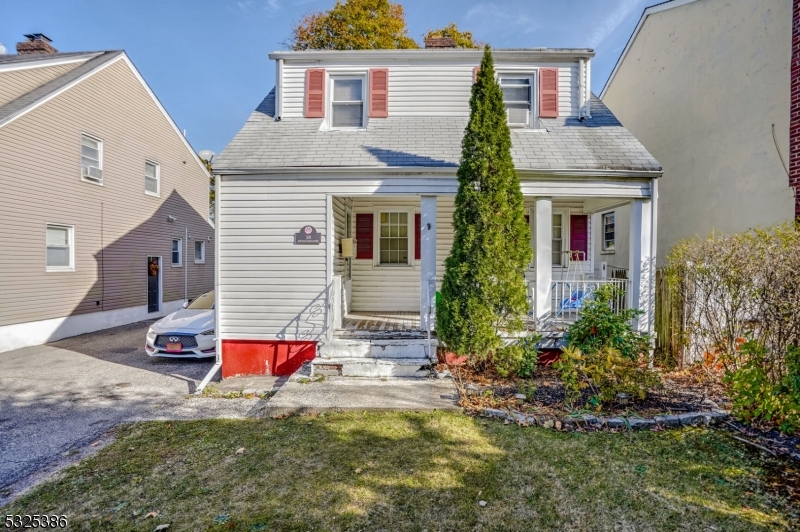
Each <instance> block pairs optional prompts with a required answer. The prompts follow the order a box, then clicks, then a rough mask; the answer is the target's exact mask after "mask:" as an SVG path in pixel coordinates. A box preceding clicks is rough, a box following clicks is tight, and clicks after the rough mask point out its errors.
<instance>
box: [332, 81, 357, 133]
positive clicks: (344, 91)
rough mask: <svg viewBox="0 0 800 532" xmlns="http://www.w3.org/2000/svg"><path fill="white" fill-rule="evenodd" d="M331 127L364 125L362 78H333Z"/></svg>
mask: <svg viewBox="0 0 800 532" xmlns="http://www.w3.org/2000/svg"><path fill="white" fill-rule="evenodd" d="M332 81H333V90H332V91H331V92H332V93H333V97H332V99H331V127H333V128H359V127H364V79H363V78H353V77H347V78H333V80H332Z"/></svg>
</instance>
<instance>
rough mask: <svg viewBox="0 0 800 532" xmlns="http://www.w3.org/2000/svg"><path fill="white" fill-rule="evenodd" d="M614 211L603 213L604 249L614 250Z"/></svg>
mask: <svg viewBox="0 0 800 532" xmlns="http://www.w3.org/2000/svg"><path fill="white" fill-rule="evenodd" d="M614 240H615V232H614V213H613V212H607V213H605V214H604V215H603V251H614Z"/></svg>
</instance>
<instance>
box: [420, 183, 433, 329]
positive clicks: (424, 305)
mask: <svg viewBox="0 0 800 532" xmlns="http://www.w3.org/2000/svg"><path fill="white" fill-rule="evenodd" d="M420 225H421V227H420V230H419V235H420V246H419V247H420V262H419V318H420V322H419V323H420V329H422V330H423V331H428V330H432V328H433V326H434V325H435V323H436V319H435V313H436V304H435V303H436V196H422V199H421V201H420ZM431 283H432V284H433V287H432V290H429V289H428V286H429V285H430V284H431ZM429 310H430V311H431V316H430V318H431V319H430V320H429V316H428V311H429Z"/></svg>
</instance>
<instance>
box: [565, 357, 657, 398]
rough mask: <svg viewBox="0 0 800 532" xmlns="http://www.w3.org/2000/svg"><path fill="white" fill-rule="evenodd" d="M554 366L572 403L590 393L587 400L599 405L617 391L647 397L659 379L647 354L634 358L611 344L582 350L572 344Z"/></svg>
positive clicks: (612, 396) (635, 396)
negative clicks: (595, 348) (623, 353)
mask: <svg viewBox="0 0 800 532" xmlns="http://www.w3.org/2000/svg"><path fill="white" fill-rule="evenodd" d="M553 366H554V367H555V369H556V370H558V371H559V372H560V373H561V381H562V382H563V383H564V388H565V390H566V400H567V404H568V405H569V406H570V407H575V406H578V403H580V401H581V400H582V399H583V398H584V397H587V396H588V397H587V401H586V402H587V403H589V404H591V405H593V406H597V407H599V406H600V405H601V403H611V402H613V401H614V400H615V399H616V396H617V394H618V393H627V394H628V395H630V396H631V397H632V398H639V399H644V398H645V397H646V395H647V391H648V390H649V389H650V388H653V387H655V386H658V384H659V383H660V380H659V378H658V375H657V374H656V373H655V372H653V371H652V370H651V369H650V368H649V367H648V363H647V359H646V357H644V356H641V357H637V358H636V359H631V358H630V357H626V356H623V355H622V354H621V353H620V352H619V351H618V350H616V349H614V348H612V347H604V348H602V349H598V350H596V351H592V352H589V353H583V352H581V350H580V349H578V348H576V347H573V346H570V347H567V348H566V349H564V350H563V352H562V353H561V357H560V358H559V359H558V361H557V362H556V363H555V364H554V365H553ZM587 392H588V393H587Z"/></svg>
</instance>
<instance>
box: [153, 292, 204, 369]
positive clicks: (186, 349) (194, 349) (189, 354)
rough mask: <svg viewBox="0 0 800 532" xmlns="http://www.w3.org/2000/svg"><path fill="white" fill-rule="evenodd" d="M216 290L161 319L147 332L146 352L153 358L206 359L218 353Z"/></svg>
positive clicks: (198, 297)
mask: <svg viewBox="0 0 800 532" xmlns="http://www.w3.org/2000/svg"><path fill="white" fill-rule="evenodd" d="M214 323H215V311H214V291H213V290H212V291H210V292H206V293H205V294H202V295H200V296H197V298H195V299H194V300H193V301H191V302H190V303H188V304H184V305H183V308H182V309H181V310H179V311H177V312H173V313H172V314H170V315H169V316H166V317H164V318H161V319H160V320H158V321H157V322H155V323H154V324H153V325H151V326H150V330H149V331H147V343H146V344H145V347H144V348H145V351H147V354H148V355H150V356H151V357H169V358H206V357H213V356H216V354H217V341H216V339H215V337H216V335H215V334H214Z"/></svg>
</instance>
